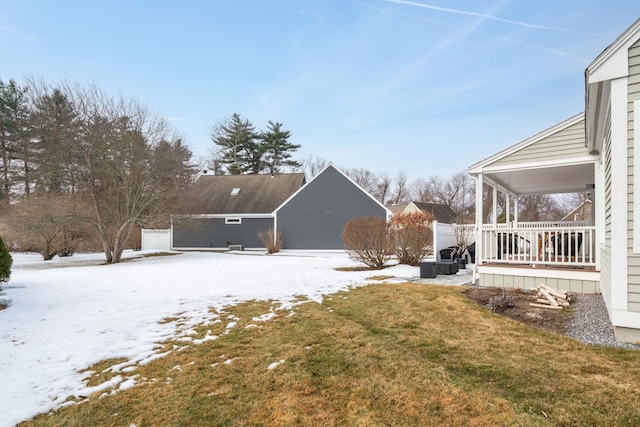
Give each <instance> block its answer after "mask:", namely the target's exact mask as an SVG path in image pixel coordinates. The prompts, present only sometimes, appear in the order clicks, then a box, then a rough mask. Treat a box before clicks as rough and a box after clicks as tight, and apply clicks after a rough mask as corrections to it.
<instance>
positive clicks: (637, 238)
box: [469, 20, 640, 342]
mask: <svg viewBox="0 0 640 427" xmlns="http://www.w3.org/2000/svg"><path fill="white" fill-rule="evenodd" d="M585 87H586V105H585V112H584V113H581V114H578V115H576V116H574V117H571V118H569V119H567V120H565V121H563V122H562V123H559V124H558V125H556V126H553V127H552V128H549V129H547V130H545V131H543V132H541V133H539V134H537V135H534V136H533V137H531V138H529V139H527V140H525V141H522V142H520V143H519V144H516V145H514V146H513V147H510V148H508V149H506V150H504V151H502V152H500V153H497V154H495V155H493V156H491V157H489V158H487V159H485V160H483V161H481V162H479V163H476V164H474V165H473V166H471V167H470V168H469V172H470V174H471V175H472V176H473V177H475V179H476V183H477V186H476V227H477V230H478V231H477V240H476V259H477V263H476V268H477V275H478V279H479V281H480V284H481V285H485V286H503V287H524V288H531V287H534V286H536V285H537V284H539V283H544V284H547V285H549V286H553V287H557V288H561V289H565V290H569V291H574V292H583V293H593V292H601V293H602V296H603V299H604V301H605V303H606V306H607V310H608V312H609V318H610V320H611V323H612V325H613V327H614V331H615V334H616V339H617V340H619V341H626V342H636V341H640V20H638V21H636V22H635V23H634V24H633V25H632V26H631V27H630V28H629V29H628V30H627V31H626V32H625V33H624V34H622V35H621V36H620V37H619V38H618V39H617V40H616V41H615V42H614V43H613V44H611V45H610V46H609V47H608V48H607V49H605V51H604V52H602V54H600V55H599V56H598V57H597V58H596V59H595V60H594V61H593V62H592V63H591V65H589V67H588V68H587V70H586V72H585ZM484 186H489V187H491V189H492V191H493V213H492V215H490V216H491V218H492V222H491V223H489V224H485V223H484V221H483V197H482V194H483V187H484ZM498 192H502V193H504V194H505V195H506V196H507V198H506V200H507V215H506V221H505V222H501V223H498V222H497V220H496V218H497V216H498V215H497V211H496V208H495V206H496V203H495V202H496V199H497V194H498ZM570 192H587V194H588V195H589V197H590V200H591V209H592V212H591V215H590V218H589V219H587V220H578V221H573V220H570V221H558V222H544V223H540V222H538V223H525V222H521V221H519V220H518V210H517V209H515V207H516V206H517V205H518V198H519V197H521V196H523V195H542V194H558V193H570ZM568 219H572V218H568Z"/></svg>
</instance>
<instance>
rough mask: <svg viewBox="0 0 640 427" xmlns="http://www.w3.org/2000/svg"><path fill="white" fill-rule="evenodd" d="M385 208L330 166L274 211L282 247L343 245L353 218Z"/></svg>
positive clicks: (379, 213) (377, 213)
mask: <svg viewBox="0 0 640 427" xmlns="http://www.w3.org/2000/svg"><path fill="white" fill-rule="evenodd" d="M370 215H375V216H379V217H381V218H384V219H386V210H385V209H384V207H382V206H381V205H380V204H378V203H376V202H375V200H373V199H372V198H371V197H369V195H368V194H366V193H365V192H363V190H362V189H360V188H359V187H358V186H356V185H355V184H354V183H353V182H351V181H350V180H349V179H347V178H346V177H345V176H344V175H342V174H341V173H340V172H339V171H337V170H336V169H334V168H333V167H329V168H327V169H325V170H324V171H323V172H322V173H321V174H320V175H318V176H317V177H316V178H315V179H313V180H312V181H310V182H309V183H308V184H307V185H306V186H305V187H303V188H302V189H301V190H300V191H299V192H298V193H297V194H295V195H294V196H293V198H291V199H290V200H289V201H288V202H287V203H286V204H285V205H283V206H282V207H281V208H280V209H279V210H278V211H277V213H276V218H277V219H276V227H277V231H278V233H279V234H280V235H281V237H282V248H283V249H327V250H335V249H344V245H343V243H342V230H343V229H344V226H345V225H346V224H347V222H349V221H350V220H352V219H353V218H356V217H360V216H370Z"/></svg>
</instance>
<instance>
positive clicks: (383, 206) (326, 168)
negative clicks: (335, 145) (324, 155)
mask: <svg viewBox="0 0 640 427" xmlns="http://www.w3.org/2000/svg"><path fill="white" fill-rule="evenodd" d="M327 170H334V171H336V172H337V173H339V174H340V175H342V176H343V177H345V178H346V179H347V180H348V181H349V182H350V183H351V184H352V185H353V186H354V187H356V188H358V189H359V190H360V191H362V193H364V194H365V195H366V196H367V197H369V198H370V199H371V200H373V202H375V203H376V204H378V205H380V207H382V208H383V209H384V210H385V212H386V215H387V218H389V217H390V216H391V215H392V212H391V210H389V208H388V207H387V206H385V205H383V204H382V203H380V201H379V200H378V199H376V198H375V197H373V196H372V195H371V194H369V192H367V190H365V189H364V188H362V187H361V186H360V185H358V184H357V183H356V182H355V181H354V180H353V179H351V178H350V177H349V176H348V175H346V174H345V173H344V172H342V171H341V170H340V169H338V168H337V167H336V166H335V165H334V164H333V163H328V164H327V166H325V167H324V169H322V170H321V171H320V172H319V173H318V174H317V175H316V176H314V177H313V178H312V179H311V180H310V181H309V182H306V183H305V184H304V186H303V187H301V188H298V189H297V190H296V191H295V192H294V193H293V194H291V195H290V196H289V197H288V198H287V199H286V200H284V201H283V202H282V203H281V204H280V205H279V206H278V207H277V208H276V209H275V211H274V212H275V213H276V214H277V212H278V211H279V210H280V209H282V207H283V206H284V205H286V204H287V203H289V201H290V200H291V199H293V198H294V197H295V196H296V195H297V194H298V193H299V192H301V191H303V190H304V189H305V187H307V186H309V185H310V184H311V183H312V182H313V181H314V180H316V179H318V178H319V177H320V176H321V175H322V174H323V173H325V172H326V171H327Z"/></svg>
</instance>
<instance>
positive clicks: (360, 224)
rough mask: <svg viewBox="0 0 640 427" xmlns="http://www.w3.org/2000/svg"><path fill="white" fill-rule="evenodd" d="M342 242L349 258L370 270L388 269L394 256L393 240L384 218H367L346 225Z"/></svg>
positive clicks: (353, 220)
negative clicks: (387, 266)
mask: <svg viewBox="0 0 640 427" xmlns="http://www.w3.org/2000/svg"><path fill="white" fill-rule="evenodd" d="M342 242H343V243H344V248H345V250H346V251H347V253H348V254H349V256H350V257H351V258H352V259H354V260H356V261H359V262H362V263H363V264H365V265H366V266H368V267H370V268H374V269H376V270H381V269H383V268H384V267H386V265H387V263H388V262H389V260H390V258H391V255H392V254H393V245H392V243H393V239H392V236H391V233H390V232H389V225H388V223H387V221H385V219H384V218H381V217H378V216H365V217H358V218H354V219H352V220H351V221H349V222H348V223H347V225H345V227H344V230H343V232H342Z"/></svg>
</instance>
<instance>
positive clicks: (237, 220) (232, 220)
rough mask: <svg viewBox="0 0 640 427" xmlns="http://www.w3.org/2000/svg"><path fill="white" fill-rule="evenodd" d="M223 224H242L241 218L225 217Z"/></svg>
mask: <svg viewBox="0 0 640 427" xmlns="http://www.w3.org/2000/svg"><path fill="white" fill-rule="evenodd" d="M224 223H225V224H242V218H225V219H224Z"/></svg>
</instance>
